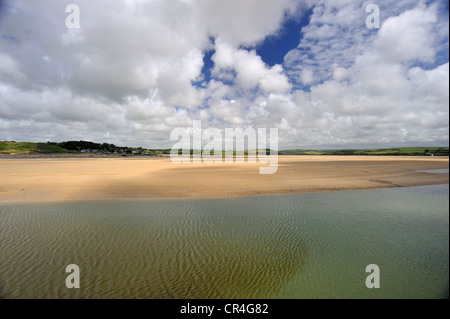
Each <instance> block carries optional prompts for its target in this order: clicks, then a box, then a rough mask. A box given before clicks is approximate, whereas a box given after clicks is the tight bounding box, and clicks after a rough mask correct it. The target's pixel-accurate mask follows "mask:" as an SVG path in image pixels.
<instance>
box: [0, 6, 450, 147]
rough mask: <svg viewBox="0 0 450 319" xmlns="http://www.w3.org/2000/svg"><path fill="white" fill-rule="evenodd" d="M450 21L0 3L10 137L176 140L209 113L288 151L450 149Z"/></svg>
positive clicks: (409, 10) (3, 116)
mask: <svg viewBox="0 0 450 319" xmlns="http://www.w3.org/2000/svg"><path fill="white" fill-rule="evenodd" d="M71 3H74V4H77V5H78V6H79V9H80V27H79V28H67V26H66V18H67V16H68V15H69V14H70V13H67V12H66V6H67V5H69V4H71ZM371 3H374V4H376V5H378V7H379V10H380V22H381V25H380V28H372V29H369V28H367V27H366V18H367V17H368V16H369V15H370V12H369V13H367V12H366V7H367V5H369V4H371ZM448 27H449V9H448V1H447V0H435V1H417V0H369V1H362V0H326V1H321V0H318V1H312V0H299V1H296V0H277V1H274V0H150V1H144V0H123V1H119V0H117V1H106V0H105V1H102V0H98V1H88V0H86V1H85V0H71V1H64V0H33V1H31V0H23V1H22V0H14V1H0V140H15V141H57V142H59V141H64V140H80V139H83V140H91V141H95V142H108V143H114V144H116V145H128V146H143V147H150V148H152V147H153V148H163V147H167V148H170V147H171V146H172V145H173V144H174V142H173V141H170V132H171V131H172V129H173V128H175V127H189V126H191V127H192V121H193V120H201V121H202V126H203V127H215V128H219V129H223V128H225V127H242V128H246V127H254V128H259V127H265V128H272V127H276V128H278V132H279V148H280V149H287V148H314V149H322V148H356V147H358V148H359V147H365V148H369V147H393V146H444V145H448V143H449V137H448V136H449V122H448V116H449V88H448V87H449V42H448V41H449V33H448Z"/></svg>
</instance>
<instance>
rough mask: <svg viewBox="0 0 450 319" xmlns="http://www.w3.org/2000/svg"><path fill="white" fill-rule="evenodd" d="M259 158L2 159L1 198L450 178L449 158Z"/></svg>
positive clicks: (244, 191) (142, 195)
mask: <svg viewBox="0 0 450 319" xmlns="http://www.w3.org/2000/svg"><path fill="white" fill-rule="evenodd" d="M260 166H267V165H263V164H261V163H259V162H258V161H257V163H247V162H245V163H236V162H234V163H213V164H207V163H204V162H202V163H180V164H175V163H173V162H172V161H171V160H170V158H34V159H31V158H24V159H17V158H12V159H4V158H3V159H0V202H36V201H77V200H112V199H146V198H204V197H229V196H246V195H262V194H282V193H301V192H320V191H338V190H355V189H368V188H385V187H404V186H418V185H432V184H446V183H448V182H449V175H448V173H447V174H433V173H427V172H418V170H435V169H448V167H449V158H448V157H397V156H279V158H278V171H277V172H276V173H275V174H272V175H261V174H259V167H260Z"/></svg>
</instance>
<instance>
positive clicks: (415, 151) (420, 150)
mask: <svg viewBox="0 0 450 319" xmlns="http://www.w3.org/2000/svg"><path fill="white" fill-rule="evenodd" d="M278 154H280V155H398V156H423V155H435V156H448V147H399V148H381V149H348V150H285V151H279V152H278Z"/></svg>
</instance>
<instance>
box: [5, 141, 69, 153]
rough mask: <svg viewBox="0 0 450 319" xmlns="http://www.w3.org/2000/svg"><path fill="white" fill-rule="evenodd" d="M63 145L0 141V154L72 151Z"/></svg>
mask: <svg viewBox="0 0 450 319" xmlns="http://www.w3.org/2000/svg"><path fill="white" fill-rule="evenodd" d="M70 152H71V151H69V150H66V149H64V148H62V147H59V146H57V145H52V144H46V143H30V142H8V141H4V142H0V154H34V153H39V154H49V153H52V154H53V153H70Z"/></svg>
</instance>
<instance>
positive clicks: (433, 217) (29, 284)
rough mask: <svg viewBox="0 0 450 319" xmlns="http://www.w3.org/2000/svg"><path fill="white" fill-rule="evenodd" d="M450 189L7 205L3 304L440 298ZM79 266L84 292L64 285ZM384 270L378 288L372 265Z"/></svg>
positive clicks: (0, 279) (1, 242) (2, 237)
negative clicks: (369, 270) (370, 285)
mask: <svg viewBox="0 0 450 319" xmlns="http://www.w3.org/2000/svg"><path fill="white" fill-rule="evenodd" d="M448 242H449V237H448V185H438V186H425V187H411V188H390V189H378V190H366V191H352V192H335V193H315V194H296V195H277V196H261V197H247V198H229V199H203V200H198V199H196V200H151V201H150V200H149V201H118V202H113V203H106V202H89V203H60V204H33V205H31V204H0V292H1V296H2V297H4V298H410V297H411V298H439V297H443V296H444V295H445V294H448V251H449V248H448V246H449V245H448ZM72 263H74V264H77V265H78V266H79V267H80V272H81V281H80V284H81V288H80V289H68V288H66V286H65V279H66V276H67V275H68V274H67V273H65V267H66V265H68V264H72ZM372 263H375V264H377V265H378V266H379V267H380V273H381V288H380V289H367V288H366V287H365V279H366V276H367V275H368V274H366V273H365V267H366V266H367V265H368V264H372Z"/></svg>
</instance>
